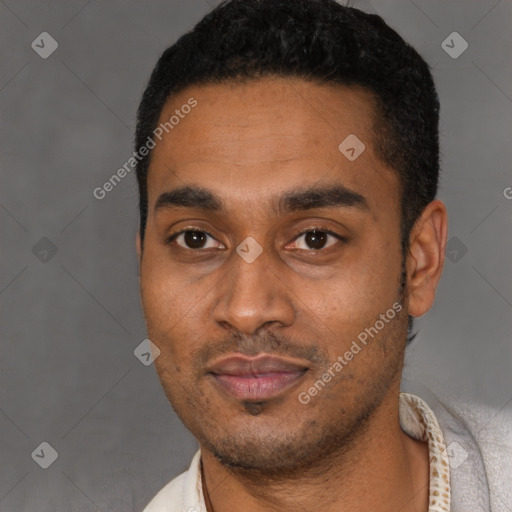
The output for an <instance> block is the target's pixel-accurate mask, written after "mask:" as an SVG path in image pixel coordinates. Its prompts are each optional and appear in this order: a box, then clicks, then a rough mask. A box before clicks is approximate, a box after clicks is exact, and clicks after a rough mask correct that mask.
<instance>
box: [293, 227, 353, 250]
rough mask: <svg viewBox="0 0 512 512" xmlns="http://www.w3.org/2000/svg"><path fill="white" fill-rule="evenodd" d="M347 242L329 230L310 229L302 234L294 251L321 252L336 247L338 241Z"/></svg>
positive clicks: (296, 240)
mask: <svg viewBox="0 0 512 512" xmlns="http://www.w3.org/2000/svg"><path fill="white" fill-rule="evenodd" d="M340 240H341V241H345V238H344V237H342V236H341V235H338V234H336V233H333V232H332V231H330V230H327V229H309V230H307V231H304V232H302V233H301V234H300V235H299V236H298V237H297V238H296V239H295V240H294V242H293V245H294V246H295V247H293V248H294V249H301V250H305V251H311V250H314V251H319V250H321V249H326V248H328V247H330V246H331V245H334V244H335V243H336V242H337V241H340Z"/></svg>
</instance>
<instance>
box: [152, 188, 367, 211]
mask: <svg viewBox="0 0 512 512" xmlns="http://www.w3.org/2000/svg"><path fill="white" fill-rule="evenodd" d="M271 205H272V210H273V213H275V214H276V215H278V216H282V215H284V214H286V213H291V212H294V211H299V210H312V209H314V208H333V207H355V208H358V209H361V210H368V211H369V210H370V208H369V206H368V202H367V201H366V199H365V198H364V196H362V195H361V194H359V193H357V192H355V191H353V190H350V189H349V188H347V187H345V186H343V185H339V184H336V185H328V186H325V185H324V186H311V187H298V188H295V189H293V190H289V191H288V192H285V193H284V194H282V195H280V196H275V197H273V198H272V199H271ZM173 207H182V208H195V209H199V210H207V211H222V210H224V209H225V207H224V203H223V201H222V199H221V198H220V197H218V196H217V195H215V194H214V193H213V192H211V191H210V190H208V189H206V188H203V187H201V186H198V185H185V186H183V187H179V188H176V189H174V190H171V191H169V192H163V193H162V194H160V195H159V196H158V199H157V201H156V203H155V208H154V211H155V212H156V211H158V210H160V209H164V208H173Z"/></svg>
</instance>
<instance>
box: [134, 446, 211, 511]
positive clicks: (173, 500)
mask: <svg viewBox="0 0 512 512" xmlns="http://www.w3.org/2000/svg"><path fill="white" fill-rule="evenodd" d="M200 460H201V452H200V451H198V452H197V453H196V454H195V455H194V458H193V459H192V462H191V464H190V467H189V469H188V470H187V471H185V472H183V473H181V475H179V476H177V477H176V478H174V479H173V480H171V481H170V482H169V483H168V484H166V485H165V486H164V487H162V489H160V491H159V492H158V493H157V494H156V496H155V497H154V498H153V499H152V500H151V501H150V502H149V503H148V505H147V506H146V508H145V509H144V511H143V512H201V511H202V510H203V508H202V506H201V502H202V490H201V476H200V469H199V468H200Z"/></svg>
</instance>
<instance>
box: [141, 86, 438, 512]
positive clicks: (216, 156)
mask: <svg viewBox="0 0 512 512" xmlns="http://www.w3.org/2000/svg"><path fill="white" fill-rule="evenodd" d="M190 97H193V98H195V99H196V100H197V102H198V104H197V106H196V107H195V109H194V110H192V112H191V113H190V114H188V115H187V116H186V117H185V118H184V119H183V120H181V121H180V123H179V125H177V126H176V127H175V128H174V129H173V131H172V132H170V133H169V134H168V135H167V136H166V137H165V138H163V140H162V142H160V143H158V144H157V146H156V147H155V149H154V150H153V155H152V160H151V165H150V169H149V175H148V201H149V211H148V220H147V227H146V234H145V238H144V246H143V250H141V241H140V237H138V238H137V251H138V254H139V261H140V284H141V296H142V303H143V308H144V314H145V318H146V324H147V328H148V334H149V337H150V339H151V340H152V341H153V343H155V344H156V345H157V346H158V347H159V349H160V351H161V353H160V356H159V357H158V358H157V359H156V360H155V366H156V369H157V372H158V375H159V378H160V381H161V384H162V387H163V389H164V391H165V393H166V395H167V397H168V399H169V401H170V402H171V404H172V406H173V408H174V409H175V411H176V412H177V413H178V415H179V416H180V418H181V419H182V421H183V422H184V424H185V425H186V426H187V427H188V428H189V430H190V431H191V432H192V434H194V436H195V437H196V438H197V439H198V440H199V443H200V446H201V450H202V464H203V468H204V474H205V486H206V488H207V490H208V494H209V496H210V500H211V509H213V510H215V512H228V511H231V510H237V509H238V510H244V511H247V512H260V511H274V510H276V511H277V510H280V511H297V510H308V511H309V510H323V511H324V512H331V511H336V512H343V511H349V510H350V511H351V512H357V511H363V510H364V511H367V510H375V511H389V512H391V511H394V512H396V511H397V510H400V511H403V512H419V511H426V510H427V509H428V482H429V476H428V471H429V467H428V447H427V444H426V443H422V442H419V441H416V440H414V439H412V438H410V437H409V436H408V435H406V434H405V433H404V432H403V431H402V430H401V428H400V424H399V421H398V396H399V389H400V376H401V371H402V365H403V357H404V348H405V340H406V334H407V314H408V313H409V314H411V315H413V316H421V315H423V314H424V313H425V312H426V311H428V309H429V308H430V307H431V305H432V302H433V300H434V296H435V290H436V286H437V284H438V281H439V278H440V276H441V272H442V267H443V264H444V252H445V245H446V234H447V215H446V209H445V207H444V205H443V203H441V202H440V201H438V200H436V201H433V202H432V203H430V204H429V205H428V206H427V208H426V209H425V210H424V212H423V214H422V215H421V218H419V219H418V221H417V222H416V224H415V227H414V229H413V231H412V233H411V236H410V241H411V244H410V250H409V253H408V254H407V255H406V259H405V268H406V272H407V284H406V290H402V291H403V292H404V293H403V294H402V296H401V295H400V276H401V268H402V267H401V263H402V252H401V248H400V228H399V226H400V210H399V205H400V188H399V182H398V176H397V173H396V172H395V171H394V170H393V169H391V168H389V167H388V166H387V165H386V164H385V163H383V162H382V161H381V160H380V159H379V157H378V156H377V155H376V154H375V153H374V151H373V142H372V141H373V119H374V110H373V103H372V99H371V96H370V95H369V94H368V93H367V92H365V91H363V90H361V89H358V88H354V87H342V86H339V85H325V84H316V83H310V82H306V81H304V80H301V79H291V78H286V79H285V78H264V79H259V80H252V81H248V82H246V83H238V84H235V83H223V84H217V85H207V86H197V87H190V88H188V89H186V90H185V91H183V92H182V93H180V94H178V95H176V96H174V97H172V98H171V99H170V100H169V101H168V103H167V104H166V106H165V108H164V109H163V111H162V115H161V121H165V120H167V119H169V117H170V115H172V113H173V112H174V110H175V109H177V108H178V109H179V108H180V107H181V105H183V104H184V103H186V102H187V100H188V99H189V98H190ZM349 134H356V135H357V137H358V138H359V139H360V140H361V141H363V143H364V144H365V146H366V149H365V151H364V152H363V153H362V154H361V155H360V156H359V157H358V158H357V159H356V160H355V161H353V162H351V161H349V160H348V159H347V158H345V156H343V155H342V154H341V153H340V151H339V149H338V145H339V144H340V143H341V142H342V141H343V140H344V139H345V138H346V137H347V136H348V135H349ZM185 185H199V186H201V187H203V188H204V189H207V190H208V191H210V192H211V193H212V194H215V196H217V197H218V198H219V200H220V201H221V202H222V206H223V208H222V209H219V210H217V211H211V210H209V209H206V208H201V207H193V208H191V207H185V206H175V205H167V206H164V207H161V208H157V209H155V205H156V203H157V200H158V198H159V196H160V195H161V194H162V193H164V192H169V191H172V190H173V189H176V188H178V187H183V186H185ZM333 185H343V186H344V187H345V188H347V189H350V190H351V191H354V192H356V193H358V194H360V195H362V196H363V197H364V198H365V201H366V205H367V206H366V207H363V206H360V205H359V206H358V205H330V206H322V207H315V208H308V209H299V210H294V211H280V212H278V211H275V209H274V208H273V206H274V204H275V200H276V198H279V197H280V196H282V195H283V194H285V193H288V192H290V191H294V190H296V189H298V188H302V189H303V188H307V187H313V186H316V187H319V186H333ZM313 228H317V229H324V230H325V229H329V230H331V231H332V232H334V233H335V234H336V235H339V236H341V237H343V240H340V239H338V238H336V237H334V236H329V235H325V231H324V236H325V237H324V238H321V240H323V241H324V242H325V245H324V246H322V243H323V242H322V243H320V246H314V247H311V237H310V236H308V235H304V234H301V233H302V232H303V231H304V230H312V229H313ZM184 229H190V230H200V231H203V232H205V233H206V234H207V235H203V236H204V238H200V241H201V240H202V241H203V242H204V246H202V247H201V246H199V248H197V247H198V246H197V245H196V246H194V247H196V248H187V241H188V242H189V243H190V240H191V239H190V237H189V238H187V239H186V238H185V236H184V235H182V236H178V237H177V238H174V240H173V241H171V242H168V243H166V240H167V239H168V238H169V236H170V235H173V234H176V233H178V232H180V231H181V230H184ZM189 235H190V233H189ZM249 236H250V237H253V238H254V239H255V240H256V241H257V242H258V244H259V245H260V246H261V247H262V249H263V252H262V253H261V254H260V255H259V256H258V257H257V259H256V260H255V261H253V262H252V263H247V262H246V261H245V260H244V259H242V258H241V257H240V256H239V254H238V253H237V252H236V248H237V246H239V245H240V244H241V242H242V241H243V240H245V239H246V238H247V237H249ZM193 242H194V239H192V243H193ZM313 245H314V244H313ZM399 300H401V301H402V306H403V309H402V311H401V312H400V313H399V314H397V315H396V317H395V318H394V319H393V320H391V321H389V322H388V323H386V324H385V327H384V328H382V329H381V330H380V331H379V332H378V334H377V335H376V336H375V337H374V338H373V339H372V340H371V342H369V343H368V344H367V345H366V346H364V348H363V349H362V350H361V351H360V352H359V353H358V354H357V355H355V356H354V358H353V359H352V360H351V361H349V362H348V364H347V365H346V366H345V367H344V368H343V370H342V371H341V372H338V373H337V374H336V377H335V378H333V379H332V381H331V382H330V383H329V384H328V385H327V386H326V387H325V388H323V389H322V390H321V391H320V392H319V393H318V394H317V395H316V396H314V397H313V398H312V399H311V401H310V402H309V403H307V404H305V405H304V404H302V403H300V401H299V400H298V398H297V397H298V394H299V393H300V392H301V391H305V390H306V391H307V390H308V389H309V388H310V387H311V386H312V385H313V384H314V382H315V381H316V380H317V379H318V378H320V377H321V376H322V374H323V373H325V371H326V370H327V369H328V368H329V367H330V366H331V365H332V364H333V362H334V361H336V360H337V358H338V356H340V355H343V354H344V353H345V352H346V351H347V350H348V349H349V347H350V345H351V343H352V341H353V340H355V339H357V336H358V334H359V333H361V332H362V331H364V329H365V328H367V327H370V326H373V325H375V322H376V320H378V319H379V315H381V314H383V313H385V312H386V311H387V310H388V309H390V308H391V307H392V305H393V304H394V303H396V302H397V301H399ZM234 353H242V354H247V355H255V354H260V353H269V354H277V355H279V356H281V357H283V358H286V359H288V360H291V361H300V362H301V363H303V364H304V365H305V366H307V371H306V372H305V373H304V375H303V376H302V377H301V378H300V379H299V380H298V381H297V382H296V383H295V384H294V385H293V386H292V387H290V388H288V389H286V390H285V391H284V392H283V393H281V394H280V395H278V396H275V397H271V398H270V399H266V400H263V401H261V402H259V403H257V404H255V403H251V402H250V401H243V400H241V399H236V398H234V397H232V396H231V395H228V394H227V393H226V392H225V391H223V390H222V389H221V388H220V387H219V386H218V385H217V383H216V382H215V381H214V379H212V378H211V375H207V367H208V365H209V364H210V363H211V362H212V361H213V360H214V359H215V358H218V357H220V356H222V355H228V354H234Z"/></svg>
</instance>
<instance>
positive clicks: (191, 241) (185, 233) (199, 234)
mask: <svg viewBox="0 0 512 512" xmlns="http://www.w3.org/2000/svg"><path fill="white" fill-rule="evenodd" d="M173 242H175V243H176V244H177V245H179V246H180V247H182V248H183V249H191V250H197V249H213V248H215V247H217V246H216V245H215V242H217V241H216V240H215V238H213V237H212V236H211V235H210V234H209V233H207V232H206V231H202V230H199V229H184V230H182V231H180V232H178V233H174V234H173V235H171V236H170V237H169V238H167V240H166V243H169V244H170V243H173ZM212 242H213V243H212ZM217 243H218V242H217ZM222 247H223V245H222V244H220V248H222Z"/></svg>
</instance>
